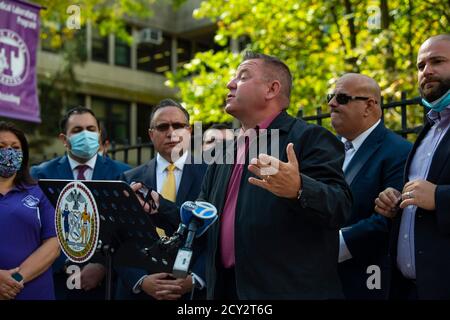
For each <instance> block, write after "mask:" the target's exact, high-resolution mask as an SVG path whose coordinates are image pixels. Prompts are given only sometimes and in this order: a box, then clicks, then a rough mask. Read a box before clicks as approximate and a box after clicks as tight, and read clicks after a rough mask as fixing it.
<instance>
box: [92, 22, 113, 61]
mask: <svg viewBox="0 0 450 320" xmlns="http://www.w3.org/2000/svg"><path fill="white" fill-rule="evenodd" d="M108 48H109V41H108V36H104V37H103V36H101V35H100V31H99V30H98V28H96V27H95V26H92V60H93V61H98V62H104V63H108Z"/></svg>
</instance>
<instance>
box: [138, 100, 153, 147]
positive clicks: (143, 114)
mask: <svg viewBox="0 0 450 320" xmlns="http://www.w3.org/2000/svg"><path fill="white" fill-rule="evenodd" d="M152 110H153V106H152V105H149V104H138V105H137V118H138V122H137V136H138V137H141V141H142V142H148V141H149V137H148V129H149V128H150V113H152Z"/></svg>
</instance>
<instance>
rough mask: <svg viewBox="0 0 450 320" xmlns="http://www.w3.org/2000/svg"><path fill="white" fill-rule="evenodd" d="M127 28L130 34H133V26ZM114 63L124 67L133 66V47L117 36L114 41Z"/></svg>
mask: <svg viewBox="0 0 450 320" xmlns="http://www.w3.org/2000/svg"><path fill="white" fill-rule="evenodd" d="M126 29H127V32H128V34H131V32H132V30H131V27H127V28H126ZM114 64H115V65H117V66H122V67H128V68H129V67H131V47H130V45H129V44H128V43H127V42H125V41H123V40H122V39H120V38H119V37H117V36H116V37H115V42H114Z"/></svg>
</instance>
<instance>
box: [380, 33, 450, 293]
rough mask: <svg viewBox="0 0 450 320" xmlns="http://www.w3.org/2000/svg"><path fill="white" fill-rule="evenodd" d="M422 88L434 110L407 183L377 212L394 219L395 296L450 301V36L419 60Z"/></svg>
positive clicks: (383, 197)
mask: <svg viewBox="0 0 450 320" xmlns="http://www.w3.org/2000/svg"><path fill="white" fill-rule="evenodd" d="M417 71H418V84H419V90H420V94H421V96H422V102H423V104H424V105H425V106H426V107H427V108H429V109H430V111H429V112H428V114H427V118H428V119H427V120H428V121H426V123H425V126H424V128H423V130H422V132H421V133H420V134H419V136H418V138H417V140H416V142H415V143H414V146H413V149H412V151H411V154H410V155H409V158H408V162H407V164H406V170H405V177H404V182H405V183H404V184H403V185H402V186H401V187H400V188H388V189H386V190H385V191H383V192H382V193H381V194H380V196H379V197H378V198H377V199H376V201H375V204H376V207H375V210H376V211H377V212H379V213H380V214H382V215H385V216H386V217H389V218H393V225H392V237H391V241H390V243H391V244H392V246H391V247H390V256H391V257H392V260H391V263H392V268H391V269H392V285H391V287H392V291H391V296H392V297H395V298H403V299H414V298H416V299H445V300H449V299H450V130H449V128H450V35H449V34H443V35H438V36H434V37H431V38H429V39H427V40H426V41H425V42H424V43H423V44H422V45H421V47H420V49H419V54H418V55H417Z"/></svg>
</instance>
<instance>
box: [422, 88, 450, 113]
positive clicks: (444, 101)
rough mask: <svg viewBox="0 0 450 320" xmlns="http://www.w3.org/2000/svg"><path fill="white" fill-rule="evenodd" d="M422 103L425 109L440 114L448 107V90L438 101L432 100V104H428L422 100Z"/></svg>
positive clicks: (449, 96)
mask: <svg viewBox="0 0 450 320" xmlns="http://www.w3.org/2000/svg"><path fill="white" fill-rule="evenodd" d="M422 103H423V105H424V106H425V107H427V108H429V109H431V110H434V111H436V112H441V111H442V110H444V109H445V108H447V107H448V106H449V105H450V90H448V91H447V93H446V94H444V95H443V96H442V97H440V98H439V99H437V100H434V101H433V102H428V101H427V100H425V99H424V98H422Z"/></svg>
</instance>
